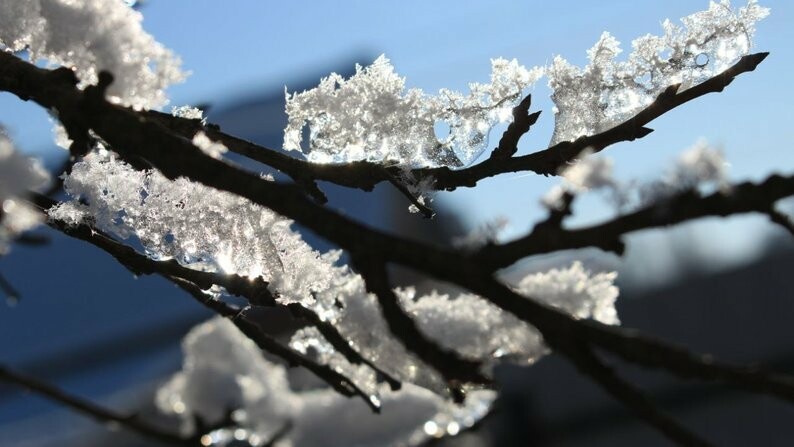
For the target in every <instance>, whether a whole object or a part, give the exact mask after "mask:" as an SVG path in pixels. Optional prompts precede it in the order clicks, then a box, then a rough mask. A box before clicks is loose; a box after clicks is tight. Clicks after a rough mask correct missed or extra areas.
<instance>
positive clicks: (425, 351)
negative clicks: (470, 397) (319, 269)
mask: <svg viewBox="0 0 794 447" xmlns="http://www.w3.org/2000/svg"><path fill="white" fill-rule="evenodd" d="M353 262H354V265H355V266H356V267H357V269H358V270H359V272H360V273H361V276H362V277H363V278H364V280H365V281H366V284H367V289H368V290H369V292H371V293H373V294H374V295H375V296H376V297H377V299H378V303H379V304H380V308H381V312H382V313H383V319H384V320H385V321H386V324H387V325H388V326H389V330H391V332H392V334H394V336H395V337H397V338H398V339H399V340H400V342H401V343H402V344H403V346H405V348H406V349H407V350H408V351H409V352H411V353H413V354H414V355H416V356H417V357H418V358H419V359H420V360H422V361H423V362H425V363H427V364H428V365H430V366H431V367H433V369H435V370H436V371H438V372H439V373H440V374H441V376H442V377H444V379H445V380H446V381H447V385H448V387H449V389H450V392H451V394H452V396H453V398H455V399H456V400H462V399H463V398H464V394H463V390H462V388H461V386H462V385H463V384H465V383H474V384H483V385H488V384H491V379H489V378H488V377H486V376H485V375H484V374H483V373H482V372H481V371H480V370H481V369H482V366H483V365H482V363H481V362H479V361H476V360H470V359H466V358H463V357H461V356H460V355H459V354H458V353H456V352H455V351H453V350H450V349H447V348H444V347H441V346H439V345H438V344H436V343H435V342H434V341H432V340H430V339H429V338H428V337H427V336H425V334H424V333H422V331H421V330H420V329H419V327H418V325H417V324H416V322H415V321H414V319H413V318H411V316H410V315H408V313H407V312H405V310H403V308H402V306H401V305H400V300H399V298H398V297H397V295H396V294H395V293H394V290H393V289H392V288H391V285H390V284H389V277H388V273H387V272H386V266H385V264H384V263H383V262H382V261H380V260H377V259H371V258H369V259H360V258H359V259H356V258H354V259H353Z"/></svg>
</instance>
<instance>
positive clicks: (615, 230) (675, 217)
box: [475, 175, 794, 269]
mask: <svg viewBox="0 0 794 447" xmlns="http://www.w3.org/2000/svg"><path fill="white" fill-rule="evenodd" d="M791 195H794V176H788V177H784V176H780V175H772V176H770V177H769V178H767V179H766V180H764V181H763V182H761V183H752V182H745V183H741V184H738V185H735V186H732V187H731V188H729V189H728V190H727V191H726V192H723V191H718V192H715V193H713V194H711V195H708V196H702V195H701V194H700V193H698V192H697V191H695V190H687V191H684V192H681V193H679V194H676V195H674V196H672V197H669V198H666V199H663V200H660V201H658V202H656V203H653V204H651V205H648V206H646V207H644V208H641V209H639V210H637V211H634V212H632V213H628V214H624V215H622V216H618V217H616V218H614V219H612V220H609V221H607V222H604V223H601V224H597V225H594V226H590V227H585V228H580V229H573V230H568V229H564V228H562V227H561V226H560V225H537V226H535V228H534V229H533V230H532V231H531V232H530V233H529V234H527V235H526V236H523V237H521V238H518V239H516V240H514V241H511V242H508V243H505V244H501V245H493V244H492V245H488V246H485V247H483V248H482V249H481V250H480V252H479V253H476V254H475V256H476V257H477V258H478V259H479V260H480V262H482V264H483V266H484V268H488V269H499V268H503V267H507V266H509V265H511V264H513V263H514V262H516V261H518V260H519V259H522V258H525V257H527V256H530V255H535V254H542V253H550V252H553V251H559V250H569V249H575V248H584V247H597V248H600V249H602V250H605V251H610V252H614V253H616V254H622V253H623V250H624V249H625V244H624V243H623V241H622V236H623V235H625V234H627V233H631V232H635V231H640V230H647V229H651V228H658V227H665V226H670V225H675V224H678V223H682V222H686V221H690V220H695V219H700V218H703V217H726V216H730V215H735V214H746V213H761V214H767V215H769V216H775V214H772V213H773V211H774V210H773V206H774V203H775V202H777V201H778V200H780V199H783V198H786V197H789V196H791ZM770 210H772V211H770ZM775 213H777V212H775ZM778 214H779V213H778ZM782 217H785V216H782V215H779V216H777V217H776V218H773V219H772V221H773V222H775V223H777V224H781V225H783V226H784V227H786V224H785V220H782V219H781V218H782ZM786 229H787V230H790V229H789V228H787V227H786Z"/></svg>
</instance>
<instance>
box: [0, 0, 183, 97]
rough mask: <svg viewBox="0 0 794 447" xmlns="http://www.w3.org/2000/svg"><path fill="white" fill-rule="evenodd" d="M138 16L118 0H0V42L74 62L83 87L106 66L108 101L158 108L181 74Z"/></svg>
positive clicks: (56, 62)
mask: <svg viewBox="0 0 794 447" xmlns="http://www.w3.org/2000/svg"><path fill="white" fill-rule="evenodd" d="M142 18H143V16H141V14H140V13H138V12H136V11H134V10H132V9H130V8H129V7H128V6H126V5H125V4H124V3H123V2H121V1H119V0H91V1H87V0H25V1H19V0H0V46H1V47H5V48H6V49H8V50H11V51H20V50H28V52H29V54H30V58H31V60H34V61H40V60H46V61H47V62H49V63H50V64H53V65H63V66H67V67H74V69H75V70H76V74H77V76H78V78H79V79H80V80H81V81H82V85H83V86H85V85H90V84H95V83H96V82H97V79H98V74H99V72H100V71H101V70H108V71H110V72H111V73H113V75H114V77H115V79H114V82H113V84H111V85H110V88H109V90H108V97H109V99H110V100H113V101H116V102H119V103H122V104H126V105H131V106H133V107H136V108H153V107H159V106H161V105H163V104H165V103H166V96H165V93H164V92H163V89H165V88H166V87H167V86H168V85H170V84H173V83H175V82H180V81H182V80H183V79H184V77H185V73H184V72H182V71H181V70H180V68H179V65H180V61H179V59H178V58H177V57H176V56H174V55H173V54H172V53H171V51H169V50H168V49H166V48H165V47H163V46H162V45H160V44H159V43H158V42H156V41H155V40H154V38H152V36H150V35H149V34H147V33H146V32H145V31H144V30H143V28H142V27H141V20H142Z"/></svg>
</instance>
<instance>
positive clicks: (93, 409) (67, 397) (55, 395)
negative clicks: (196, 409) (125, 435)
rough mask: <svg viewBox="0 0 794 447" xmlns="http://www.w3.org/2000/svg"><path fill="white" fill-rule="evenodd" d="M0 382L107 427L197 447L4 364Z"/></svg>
mask: <svg viewBox="0 0 794 447" xmlns="http://www.w3.org/2000/svg"><path fill="white" fill-rule="evenodd" d="M0 380H2V381H4V382H8V383H12V384H14V385H17V386H19V387H22V388H24V389H26V390H28V391H31V392H33V393H36V394H38V395H41V396H43V397H46V398H47V399H50V400H52V401H54V402H57V403H59V404H61V405H63V406H65V407H68V408H70V409H72V410H74V411H75V412H77V413H80V414H82V415H85V416H87V417H90V418H92V419H94V420H96V421H97V422H99V423H101V424H103V425H110V424H118V425H119V426H120V427H123V428H124V429H126V430H130V431H133V432H135V433H138V434H140V435H143V436H145V437H147V438H150V439H153V440H156V441H160V442H163V443H166V444H168V445H185V446H187V445H194V443H193V442H192V441H193V440H192V438H186V437H182V436H180V435H178V434H175V433H171V432H169V431H167V430H163V429H161V428H159V427H157V426H154V425H151V424H148V423H146V422H143V421H141V420H140V419H139V418H138V417H137V416H135V415H127V414H121V413H117V412H115V411H113V410H110V409H108V408H105V407H101V406H99V405H97V404H95V403H93V402H89V401H87V400H85V399H82V398H79V397H77V396H74V395H71V394H69V393H67V392H65V391H63V390H61V389H59V388H56V387H54V386H52V385H50V384H47V383H45V382H42V381H40V380H38V379H34V378H32V377H28V376H25V375H23V374H20V373H18V372H14V371H11V370H10V369H8V368H6V367H5V366H3V365H0Z"/></svg>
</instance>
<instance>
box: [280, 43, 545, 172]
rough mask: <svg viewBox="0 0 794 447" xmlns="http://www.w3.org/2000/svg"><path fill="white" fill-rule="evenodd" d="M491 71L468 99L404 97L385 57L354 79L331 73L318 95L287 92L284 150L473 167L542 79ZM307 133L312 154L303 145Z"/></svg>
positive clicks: (504, 64) (506, 65) (516, 69)
mask: <svg viewBox="0 0 794 447" xmlns="http://www.w3.org/2000/svg"><path fill="white" fill-rule="evenodd" d="M491 70H492V71H491V82H490V83H488V84H480V83H472V84H470V85H469V89H470V93H469V94H468V95H464V94H462V93H459V92H456V91H452V90H448V89H442V90H441V91H439V92H438V95H436V96H431V95H428V94H426V93H424V92H423V91H421V90H419V89H416V88H412V89H407V90H406V88H405V78H402V77H400V76H399V75H397V74H396V73H395V72H394V67H393V66H392V64H391V62H389V60H388V59H387V58H386V57H385V56H380V57H379V58H378V59H377V60H375V62H373V63H372V65H369V66H367V67H361V66H360V65H357V66H356V74H354V75H353V76H352V77H351V78H350V79H344V78H343V77H342V76H340V75H338V74H336V73H332V74H331V75H330V76H328V77H327V78H324V79H323V80H322V81H320V85H318V86H317V87H316V88H314V89H311V90H308V91H304V92H302V93H293V94H291V95H290V94H289V93H287V95H286V97H287V105H286V111H287V115H288V116H289V122H288V124H287V127H286V129H284V149H288V150H293V151H303V152H305V153H306V157H307V158H308V159H309V160H310V161H313V162H318V163H346V162H351V161H358V160H369V161H377V162H393V163H399V164H402V165H407V166H412V167H418V166H453V167H460V166H465V165H468V164H469V163H471V162H472V161H473V160H474V159H476V158H477V156H479V155H480V153H482V151H483V150H484V149H485V148H486V146H487V144H488V132H489V131H490V129H491V127H493V125H494V124H496V123H499V122H506V121H509V120H511V119H512V115H511V110H512V107H513V106H515V105H516V103H517V102H518V101H519V100H520V99H521V96H522V91H523V90H524V89H525V88H526V87H528V86H530V85H532V84H533V83H534V82H535V81H537V80H538V79H539V78H540V76H541V75H542V73H543V70H542V69H541V68H533V69H526V68H524V67H523V66H521V65H519V64H518V62H517V61H516V60H515V59H513V60H511V61H508V60H506V59H493V60H491ZM305 126H308V127H309V141H308V147H306V148H304V147H302V145H301V143H302V142H303V141H302V140H303V138H302V131H303V128H304V127H305ZM436 126H440V127H446V128H448V129H449V131H448V134H444V135H440V136H437V135H436Z"/></svg>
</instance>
